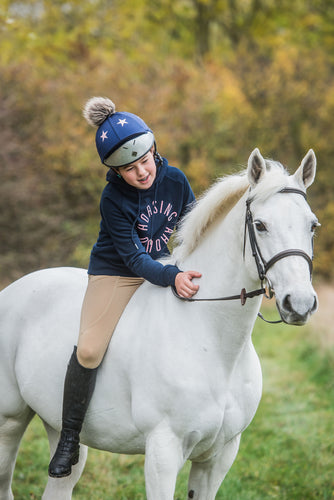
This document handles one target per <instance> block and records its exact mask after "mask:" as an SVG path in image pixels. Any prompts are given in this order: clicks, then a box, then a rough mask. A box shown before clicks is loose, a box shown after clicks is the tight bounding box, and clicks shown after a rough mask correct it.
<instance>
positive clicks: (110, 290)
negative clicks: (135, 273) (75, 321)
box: [77, 275, 145, 368]
mask: <svg viewBox="0 0 334 500" xmlns="http://www.w3.org/2000/svg"><path fill="white" fill-rule="evenodd" d="M144 281H145V280H144V278H127V277H124V276H104V275H103V276H92V275H89V277H88V286H87V290H86V294H85V297H84V301H83V304H82V310H81V321H80V333H79V339H78V347H77V357H78V361H79V363H80V364H81V365H83V366H85V367H86V368H96V367H97V366H99V365H100V363H101V361H102V359H103V356H104V354H105V352H106V350H107V347H108V345H109V342H110V339H111V336H112V334H113V332H114V329H115V327H116V325H117V323H118V320H119V318H120V317H121V315H122V312H123V311H124V309H125V306H126V305H127V303H128V302H129V300H130V298H131V297H132V295H133V294H134V292H135V291H136V290H137V288H138V287H139V286H140V285H141V284H142V283H143V282H144Z"/></svg>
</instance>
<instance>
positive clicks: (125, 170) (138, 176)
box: [117, 148, 157, 189]
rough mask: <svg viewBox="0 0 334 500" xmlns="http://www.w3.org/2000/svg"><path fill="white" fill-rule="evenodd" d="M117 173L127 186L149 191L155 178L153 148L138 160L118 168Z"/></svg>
mask: <svg viewBox="0 0 334 500" xmlns="http://www.w3.org/2000/svg"><path fill="white" fill-rule="evenodd" d="M117 173H119V174H120V176H121V177H122V178H123V179H124V180H125V182H126V183H127V184H130V186H133V187H135V188H137V189H149V188H150V187H151V186H152V184H153V182H154V179H155V177H156V174H157V167H156V164H155V161H154V156H153V148H152V149H151V150H150V151H149V152H148V153H146V155H145V156H143V157H142V158H140V160H138V161H135V162H134V163H131V164H130V165H127V166H126V167H120V168H119V169H118V170H117Z"/></svg>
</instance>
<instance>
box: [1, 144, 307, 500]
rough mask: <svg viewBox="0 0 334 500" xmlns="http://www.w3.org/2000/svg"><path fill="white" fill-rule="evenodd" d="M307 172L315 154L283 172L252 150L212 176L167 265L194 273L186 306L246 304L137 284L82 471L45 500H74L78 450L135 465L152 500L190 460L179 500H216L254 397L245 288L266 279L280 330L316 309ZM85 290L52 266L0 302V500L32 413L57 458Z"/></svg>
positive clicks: (252, 303) (115, 341) (251, 306)
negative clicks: (234, 168) (243, 161)
mask: <svg viewBox="0 0 334 500" xmlns="http://www.w3.org/2000/svg"><path fill="white" fill-rule="evenodd" d="M315 168H316V159H315V155H314V153H313V151H312V150H310V151H309V152H308V153H307V155H306V156H305V158H304V159H303V161H302V163H301V165H300V167H299V168H298V169H297V171H296V173H295V174H294V175H288V173H287V172H286V170H285V169H284V168H283V167H282V165H280V164H279V163H277V162H274V161H269V160H264V159H263V157H262V156H261V154H260V152H259V150H258V149H255V150H254V151H253V153H252V154H251V156H250V158H249V160H248V168H247V171H245V172H242V173H241V174H238V175H233V176H228V177H226V178H224V179H221V180H220V181H218V182H217V183H216V184H215V185H214V186H213V187H212V188H211V189H210V190H209V191H208V192H207V193H206V194H205V195H204V196H203V197H202V199H201V200H200V201H199V202H198V204H197V205H196V206H195V208H194V209H193V210H192V211H191V212H190V213H189V215H188V216H187V218H186V220H185V221H184V224H183V227H182V228H181V230H180V235H179V244H178V246H177V247H176V249H175V251H174V252H173V254H172V256H171V258H170V261H171V262H176V261H177V263H178V265H179V266H180V267H181V268H182V269H190V268H194V269H198V270H199V271H201V272H202V275H203V277H202V278H201V280H200V285H201V286H200V291H199V292H198V294H197V296H196V298H198V299H208V298H217V296H223V297H225V296H229V295H231V294H232V295H235V294H237V295H242V296H243V297H242V302H244V301H245V299H246V298H247V297H248V298H247V301H246V303H245V304H244V305H242V303H241V300H231V301H225V300H221V301H220V300H216V301H206V300H203V301H198V302H195V301H194V302H185V301H181V300H179V299H178V298H177V297H175V296H174V295H173V294H172V293H171V290H170V288H159V287H156V286H153V285H151V284H149V283H145V284H143V285H142V286H141V287H140V288H139V289H138V291H137V292H136V294H135V295H134V296H133V298H132V300H131V301H130V303H129V304H128V307H127V308H126V310H125V313H124V314H123V316H122V318H121V320H120V321H119V323H118V326H117V328H116V330H115V333H114V335H113V337H112V340H111V343H110V347H109V349H108V351H107V353H106V356H105V358H104V361H103V363H102V366H101V368H100V369H99V372H98V379H97V384H96V390H95V393H94V396H93V399H92V401H91V404H90V407H89V409H88V413H87V416H86V420H85V423H84V427H83V431H82V434H81V439H82V443H84V444H83V445H81V452H80V460H79V463H78V464H77V465H76V466H75V467H73V472H72V474H71V476H69V477H66V478H62V479H52V478H49V480H48V483H47V486H46V489H45V491H44V494H43V500H67V499H70V498H71V496H72V490H73V487H74V486H75V484H76V482H77V481H78V479H79V477H80V475H81V473H82V470H83V468H84V464H85V460H86V455H87V446H90V447H94V448H97V449H100V450H107V451H110V452H116V453H125V454H137V453H138V454H145V455H146V457H145V480H146V493H147V498H148V500H172V499H173V495H174V490H175V482H176V478H177V474H178V472H179V470H180V469H181V467H182V466H183V464H184V463H185V461H186V460H191V462H192V468H191V473H190V477H189V486H188V493H187V494H188V498H192V499H196V500H213V499H214V498H215V496H216V494H217V491H218V489H219V487H220V485H221V483H222V481H223V479H224V477H225V475H226V474H227V472H228V470H229V469H230V467H231V465H232V463H233V461H234V459H235V457H236V455H237V451H238V448H239V441H240V436H241V433H242V431H243V430H244V429H245V428H246V427H247V426H248V424H249V423H250V422H251V420H252V418H253V416H254V414H255V412H256V409H257V406H258V404H259V401H260V398H261V390H262V376H261V367H260V363H259V360H258V357H257V354H256V352H255V350H254V347H253V344H252V340H251V332H252V328H253V325H254V322H255V319H256V316H257V313H258V311H259V308H260V303H261V296H260V295H258V296H256V293H255V296H254V297H253V298H249V295H247V293H248V291H253V290H254V289H257V292H258V293H259V294H261V293H262V291H263V290H262V288H260V289H259V286H260V284H261V280H266V279H268V282H269V281H270V286H271V287H272V289H274V290H275V295H276V303H277V306H278V310H279V312H280V315H281V318H282V319H283V321H285V322H286V323H291V324H298V325H301V324H304V323H305V322H306V321H307V320H308V318H309V317H310V315H311V314H312V313H313V312H314V311H315V310H316V308H317V297H316V294H315V291H314V289H313V287H312V284H311V280H310V261H311V258H312V237H313V231H314V228H315V226H316V225H317V219H316V217H315V216H314V214H313V213H312V212H311V210H310V207H309V205H308V204H307V202H306V200H305V198H304V193H305V191H306V188H307V187H308V186H309V185H310V184H311V183H312V182H313V179H314V176H315ZM301 195H302V196H301ZM247 200H248V202H247V203H246V201H247ZM246 206H247V207H248V208H247V209H246ZM246 211H247V218H248V230H247V231H246V233H248V231H252V229H253V233H252V236H251V238H249V236H248V234H245V215H246ZM250 241H252V243H251V244H250ZM254 242H255V243H254ZM254 248H255V250H254ZM252 253H254V255H255V257H256V259H254V257H253V255H252ZM272 257H274V259H272ZM283 257H284V258H283ZM256 261H257V264H256ZM268 264H270V265H268ZM259 272H260V273H261V272H262V276H261V279H260V278H259ZM85 287H86V272H85V271H84V270H81V269H73V268H58V269H57V268H56V269H46V270H43V271H38V272H35V273H32V274H30V275H27V276H25V277H23V278H22V279H20V280H18V281H16V282H15V283H13V284H11V285H10V286H9V287H7V288H6V289H4V290H3V291H2V292H1V293H0V363H1V364H0V380H1V386H0V500H12V499H13V494H12V491H11V481H12V474H13V469H14V464H15V459H16V455H17V452H18V447H19V443H20V440H21V437H22V435H23V433H24V431H25V429H26V427H27V425H28V423H29V422H30V420H31V418H32V417H33V415H35V414H38V415H39V416H40V418H41V419H42V421H43V423H44V425H45V428H46V431H47V434H48V438H49V442H50V451H51V456H52V455H53V453H54V450H55V447H56V444H57V441H58V437H59V431H60V428H61V406H62V391H63V381H64V376H65V371H66V364H67V361H68V359H69V357H70V355H71V352H72V350H73V345H74V344H75V342H76V338H77V334H78V328H79V316H80V309H81V303H82V299H83V295H84V292H85ZM244 288H245V289H246V290H247V293H245V292H243V293H240V290H242V289H244ZM45 472H46V473H47V471H45Z"/></svg>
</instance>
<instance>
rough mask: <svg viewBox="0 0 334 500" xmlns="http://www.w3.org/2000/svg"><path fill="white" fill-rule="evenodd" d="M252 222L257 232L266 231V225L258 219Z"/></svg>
mask: <svg viewBox="0 0 334 500" xmlns="http://www.w3.org/2000/svg"><path fill="white" fill-rule="evenodd" d="M254 224H255V227H256V230H257V231H259V233H264V232H265V231H267V228H266V226H265V225H264V224H263V222H261V221H260V220H256V221H255V222H254Z"/></svg>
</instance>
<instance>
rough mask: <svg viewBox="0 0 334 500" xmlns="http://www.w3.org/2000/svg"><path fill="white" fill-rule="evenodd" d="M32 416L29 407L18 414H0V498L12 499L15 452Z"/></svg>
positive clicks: (0, 499)
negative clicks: (6, 415) (8, 415)
mask: <svg viewBox="0 0 334 500" xmlns="http://www.w3.org/2000/svg"><path fill="white" fill-rule="evenodd" d="M33 416H34V412H33V411H32V410H31V409H30V408H26V409H25V410H24V411H22V412H21V413H20V414H19V415H16V416H13V417H5V416H2V415H0V500H13V498H14V497H13V493H12V489H11V484H12V479H13V473H14V467H15V462H16V456H17V452H18V449H19V446H20V442H21V439H22V436H23V434H24V432H25V430H26V428H27V426H28V424H29V422H30V421H31V419H32V417H33Z"/></svg>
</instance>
